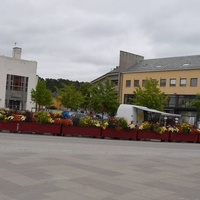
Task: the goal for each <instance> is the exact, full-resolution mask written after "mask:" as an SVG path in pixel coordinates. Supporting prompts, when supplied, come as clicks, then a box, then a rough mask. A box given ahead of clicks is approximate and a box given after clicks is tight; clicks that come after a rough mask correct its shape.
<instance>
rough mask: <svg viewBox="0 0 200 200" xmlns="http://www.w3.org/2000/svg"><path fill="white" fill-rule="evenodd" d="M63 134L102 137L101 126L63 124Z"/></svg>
mask: <svg viewBox="0 0 200 200" xmlns="http://www.w3.org/2000/svg"><path fill="white" fill-rule="evenodd" d="M62 135H63V136H67V135H68V136H89V137H100V136H101V128H99V127H88V126H62Z"/></svg>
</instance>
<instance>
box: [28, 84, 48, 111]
mask: <svg viewBox="0 0 200 200" xmlns="http://www.w3.org/2000/svg"><path fill="white" fill-rule="evenodd" d="M31 100H32V101H33V102H35V103H36V111H37V110H41V107H42V106H45V107H46V108H48V107H49V106H51V103H52V94H51V91H50V90H49V89H47V88H46V82H45V81H43V80H39V81H38V83H37V85H36V88H35V89H32V90H31Z"/></svg>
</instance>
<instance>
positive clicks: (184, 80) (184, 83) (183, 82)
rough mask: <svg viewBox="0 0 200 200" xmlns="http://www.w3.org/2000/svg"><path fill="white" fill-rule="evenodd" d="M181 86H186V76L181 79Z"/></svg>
mask: <svg viewBox="0 0 200 200" xmlns="http://www.w3.org/2000/svg"><path fill="white" fill-rule="evenodd" d="M180 86H181V87H184V86H186V78H181V79H180Z"/></svg>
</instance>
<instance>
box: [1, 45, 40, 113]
mask: <svg viewBox="0 0 200 200" xmlns="http://www.w3.org/2000/svg"><path fill="white" fill-rule="evenodd" d="M21 53H22V49H21V48H19V47H14V48H13V52H12V57H7V56H0V71H1V73H0V85H1V90H0V108H9V109H16V110H31V109H32V108H33V107H35V104H34V103H33V102H32V101H31V90H32V89H35V87H36V84H37V81H38V77H37V75H36V73H37V62H36V61H28V60H24V59H21Z"/></svg>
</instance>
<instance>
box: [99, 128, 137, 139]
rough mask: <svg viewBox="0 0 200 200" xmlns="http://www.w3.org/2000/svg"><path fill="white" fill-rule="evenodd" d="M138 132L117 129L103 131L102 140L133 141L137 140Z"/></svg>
mask: <svg viewBox="0 0 200 200" xmlns="http://www.w3.org/2000/svg"><path fill="white" fill-rule="evenodd" d="M137 136H138V131H137V130H134V129H132V130H124V129H121V130H116V129H111V128H107V129H102V138H115V139H132V140H137Z"/></svg>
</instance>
